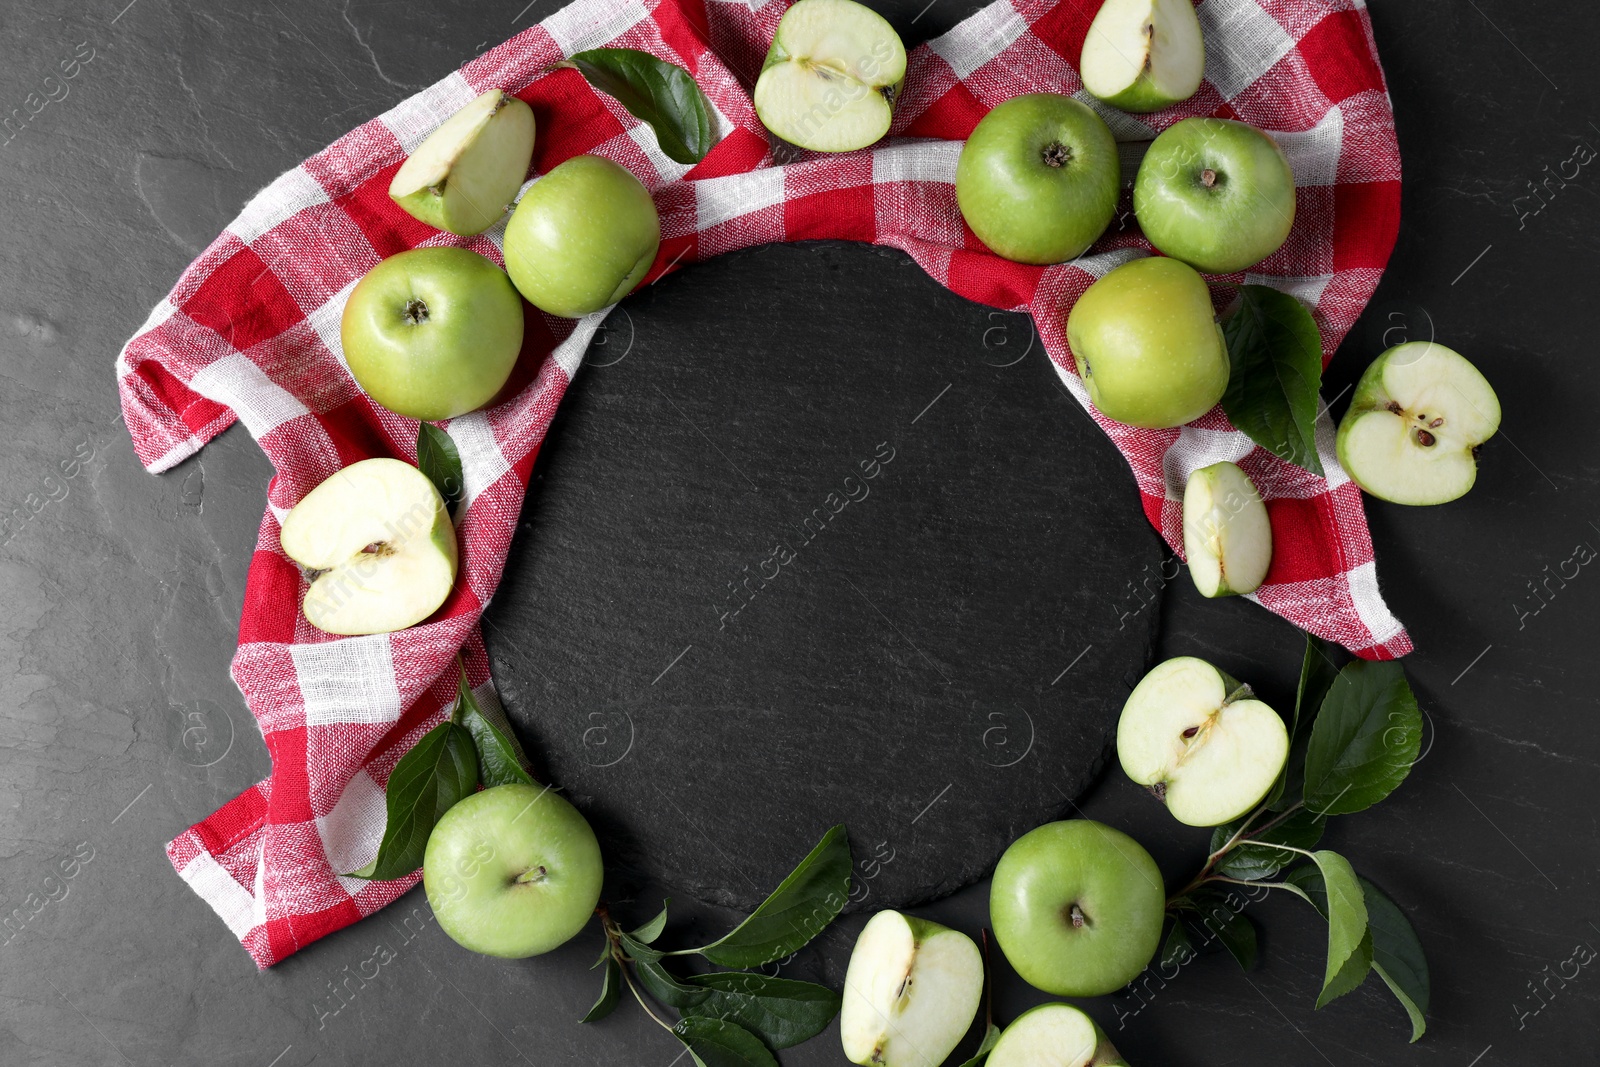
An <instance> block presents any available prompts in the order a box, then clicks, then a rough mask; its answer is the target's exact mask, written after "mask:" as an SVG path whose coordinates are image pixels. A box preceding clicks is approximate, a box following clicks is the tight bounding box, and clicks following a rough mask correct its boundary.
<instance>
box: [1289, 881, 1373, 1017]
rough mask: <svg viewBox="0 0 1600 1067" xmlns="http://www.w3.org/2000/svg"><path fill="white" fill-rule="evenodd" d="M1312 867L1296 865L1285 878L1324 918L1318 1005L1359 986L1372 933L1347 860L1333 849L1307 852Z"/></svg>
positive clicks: (1368, 963) (1368, 958) (1368, 965)
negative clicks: (1324, 960) (1324, 952)
mask: <svg viewBox="0 0 1600 1067" xmlns="http://www.w3.org/2000/svg"><path fill="white" fill-rule="evenodd" d="M1311 859H1312V861H1313V862H1314V863H1316V866H1315V867H1297V868H1295V869H1294V870H1293V871H1290V872H1289V874H1288V875H1287V877H1286V881H1288V882H1289V883H1290V884H1291V885H1294V886H1297V887H1298V888H1299V889H1300V890H1301V891H1302V893H1303V895H1304V896H1305V897H1306V898H1307V899H1308V900H1310V901H1311V904H1312V906H1313V907H1315V908H1316V909H1317V910H1318V911H1319V912H1321V913H1322V915H1323V917H1324V918H1326V919H1327V920H1328V966H1327V970H1326V972H1325V973H1324V976H1323V982H1322V993H1321V995H1319V996H1318V997H1317V1007H1319V1008H1320V1007H1322V1006H1323V1005H1325V1004H1328V1003H1329V1002H1330V1001H1333V1000H1335V999H1336V998H1338V997H1342V996H1344V995H1345V994H1346V993H1348V992H1350V990H1352V989H1354V988H1355V987H1356V986H1358V985H1360V984H1361V982H1362V981H1363V980H1364V979H1365V978H1366V977H1367V972H1368V971H1369V970H1370V969H1371V967H1372V934H1371V933H1370V932H1369V931H1368V929H1367V905H1366V898H1365V895H1364V894H1363V893H1362V890H1361V883H1360V881H1359V880H1358V879H1357V878H1356V872H1355V870H1354V869H1353V868H1352V867H1351V866H1350V862H1349V861H1348V860H1346V859H1345V858H1344V857H1343V856H1341V855H1339V854H1338V853H1337V852H1329V851H1327V850H1323V851H1321V852H1314V853H1312V854H1311Z"/></svg>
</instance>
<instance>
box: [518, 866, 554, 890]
mask: <svg viewBox="0 0 1600 1067" xmlns="http://www.w3.org/2000/svg"><path fill="white" fill-rule="evenodd" d="M549 876H550V872H549V871H547V870H546V869H545V866H544V864H542V863H541V864H540V865H539V866H537V867H535V868H533V870H531V871H523V872H522V873H521V874H519V875H517V877H516V881H517V884H519V885H527V884H529V883H530V882H542V881H544V880H545V879H546V878H548V877H549Z"/></svg>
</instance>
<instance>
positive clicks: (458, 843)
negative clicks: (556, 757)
mask: <svg viewBox="0 0 1600 1067" xmlns="http://www.w3.org/2000/svg"><path fill="white" fill-rule="evenodd" d="M603 876H604V868H603V867H602V865H601V862H600V844H599V842H598V841H596V840H595V836H594V831H593V830H592V829H590V827H589V824H588V822H587V821H585V819H584V817H583V816H582V815H581V814H579V812H578V809H577V808H575V807H573V806H572V805H571V804H570V803H568V802H567V801H566V800H565V799H564V798H563V797H562V796H561V795H560V794H558V793H556V792H554V791H553V790H551V789H548V788H544V787H540V786H532V785H523V784H514V785H499V786H495V787H493V788H491V789H485V790H483V791H482V792H479V793H474V794H472V795H471V796H469V797H467V798H466V799H465V800H462V801H461V802H460V803H458V804H456V805H455V807H453V808H451V809H450V810H449V811H447V812H445V813H444V816H443V818H441V819H440V820H439V821H438V823H436V824H435V825H434V828H433V833H432V834H431V835H430V836H429V838H428V847H427V849H426V850H425V851H424V853H423V859H422V882H423V887H424V889H425V890H426V892H427V894H428V905H429V906H430V907H431V908H432V909H433V913H434V916H435V917H436V918H437V919H438V920H439V926H440V928H441V929H442V930H444V932H445V933H447V934H449V935H450V936H451V938H453V939H454V940H455V941H456V942H457V943H458V944H460V945H462V946H464V947H466V948H469V949H471V950H472V951H474V952H481V953H483V954H484V955H487V956H500V957H503V958H506V959H521V958H523V957H526V956H537V955H539V954H540V953H541V952H549V951H550V950H551V949H553V948H555V947H557V946H558V945H561V944H564V943H565V942H567V941H569V940H571V939H572V938H573V937H574V936H575V935H576V934H577V933H578V931H580V930H582V929H583V928H584V926H585V925H587V924H588V922H589V918H590V917H591V916H592V915H593V914H594V909H595V905H596V904H598V903H599V901H600V885H601V881H602V878H603Z"/></svg>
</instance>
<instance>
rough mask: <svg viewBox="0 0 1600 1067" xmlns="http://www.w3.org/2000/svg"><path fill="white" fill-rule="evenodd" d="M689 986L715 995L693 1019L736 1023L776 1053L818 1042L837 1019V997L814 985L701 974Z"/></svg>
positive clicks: (732, 973) (755, 976)
mask: <svg viewBox="0 0 1600 1067" xmlns="http://www.w3.org/2000/svg"><path fill="white" fill-rule="evenodd" d="M689 981H690V983H692V984H693V985H697V986H704V987H705V988H707V989H709V990H711V995H710V996H709V997H707V998H706V999H705V1000H703V1001H701V1002H700V1003H699V1004H698V1005H696V1006H695V1007H693V1008H691V1009H690V1011H689V1014H691V1015H703V1016H705V1017H707V1018H712V1019H725V1020H727V1021H729V1022H733V1023H737V1024H738V1025H740V1026H742V1027H744V1028H745V1029H746V1030H749V1031H750V1032H751V1033H753V1034H755V1035H756V1036H757V1037H759V1038H761V1040H762V1041H764V1042H766V1044H767V1047H768V1048H772V1049H782V1048H789V1047H790V1046H791V1045H798V1044H799V1043H800V1042H802V1041H805V1040H807V1039H809V1038H813V1037H815V1036H816V1035H818V1034H820V1033H821V1032H822V1031H823V1030H825V1029H826V1028H827V1026H828V1023H830V1022H832V1021H833V1017H834V1016H835V1015H837V1014H839V994H837V993H835V992H834V991H833V990H831V989H829V988H828V987H827V986H821V985H815V984H813V983H811V982H795V981H791V980H789V979H787V978H769V977H767V976H766V975H764V974H750V973H748V972H744V971H717V972H715V973H712V974H697V975H695V976H694V977H693V978H690V979H689Z"/></svg>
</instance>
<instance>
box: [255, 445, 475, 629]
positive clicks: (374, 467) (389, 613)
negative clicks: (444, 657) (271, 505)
mask: <svg viewBox="0 0 1600 1067" xmlns="http://www.w3.org/2000/svg"><path fill="white" fill-rule="evenodd" d="M278 542H279V544H280V545H282V547H283V551H284V554H285V555H287V556H288V557H289V558H290V559H292V560H294V561H295V562H296V563H298V564H300V566H301V567H303V568H305V569H306V570H307V571H308V572H310V573H311V574H312V575H314V577H313V579H312V582H311V588H310V589H308V590H307V591H306V597H305V601H304V603H303V604H302V610H303V611H304V612H305V616H306V619H307V621H309V622H310V623H311V625H313V626H315V627H316V628H317V629H319V630H323V631H325V632H327V633H330V634H383V633H390V632H392V631H394V630H404V629H405V628H406V627H407V626H414V625H416V624H417V623H419V622H421V621H422V620H423V619H426V618H427V617H428V616H429V615H432V614H433V613H434V612H435V611H437V610H438V608H439V605H440V604H443V603H444V602H445V598H446V597H448V596H449V595H450V588H451V587H452V586H453V585H454V584H455V580H456V559H457V556H456V530H455V527H454V526H453V525H452V524H451V522H450V512H449V511H448V510H446V508H445V504H444V500H443V499H442V498H441V497H440V496H439V491H438V490H437V489H435V488H434V487H433V482H431V481H429V480H428V476H427V475H425V474H423V473H422V472H421V471H419V470H417V468H415V467H413V466H412V465H411V464H409V463H402V462H400V461H399V460H397V459H364V460H362V461H361V462H359V463H352V464H351V465H350V466H348V467H346V468H344V469H343V470H341V471H338V472H337V473H335V474H333V475H331V476H329V477H328V478H327V479H325V480H324V481H323V482H321V483H320V484H319V485H318V486H317V487H316V488H315V489H313V490H311V492H309V493H307V494H306V495H305V496H304V497H302V498H301V500H300V502H299V503H298V504H296V505H295V506H294V507H292V508H290V509H289V514H288V515H286V516H284V519H283V526H282V528H281V529H280V530H279V532H278Z"/></svg>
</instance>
